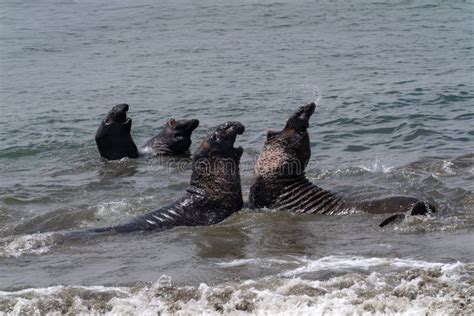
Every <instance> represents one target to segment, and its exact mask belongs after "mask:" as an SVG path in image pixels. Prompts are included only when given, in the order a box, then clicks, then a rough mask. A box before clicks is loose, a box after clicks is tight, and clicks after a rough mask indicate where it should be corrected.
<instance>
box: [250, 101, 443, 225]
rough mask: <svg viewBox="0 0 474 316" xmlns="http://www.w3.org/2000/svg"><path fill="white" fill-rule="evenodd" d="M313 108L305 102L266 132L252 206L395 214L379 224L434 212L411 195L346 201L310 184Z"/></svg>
mask: <svg viewBox="0 0 474 316" xmlns="http://www.w3.org/2000/svg"><path fill="white" fill-rule="evenodd" d="M314 109H315V104H314V103H309V104H305V105H303V106H301V107H299V108H298V109H297V110H296V112H295V113H293V115H291V117H290V118H289V119H288V121H287V123H286V126H285V128H283V130H281V131H272V130H270V131H268V134H267V140H266V142H265V144H264V145H263V150H262V152H261V154H260V155H259V157H258V159H257V163H256V166H255V179H254V181H253V184H252V187H251V189H250V202H251V203H252V204H253V206H255V207H258V208H263V207H267V208H271V209H277V210H285V211H293V212H301V213H317V214H328V215H336V214H352V213H356V212H367V213H371V214H387V213H397V214H396V215H394V216H391V217H390V218H388V219H387V220H385V221H384V222H383V223H382V224H381V226H385V225H386V224H389V223H391V222H393V221H395V220H399V219H402V218H403V217H404V216H405V212H406V213H409V214H412V215H415V214H416V215H419V214H426V213H427V212H428V211H429V209H431V210H432V211H434V207H433V206H432V205H429V204H428V203H426V202H423V201H420V200H419V199H417V198H413V197H406V196H390V197H384V198H380V199H377V200H362V201H357V200H349V199H346V198H344V197H342V196H339V195H337V194H334V193H332V192H330V191H327V190H324V189H322V188H320V187H318V186H317V185H315V184H312V183H311V182H310V181H309V180H308V179H307V178H306V176H305V167H306V165H307V163H308V161H309V159H310V157H311V147H310V142H309V135H308V131H307V129H308V127H309V119H310V117H311V115H312V114H313V113H314Z"/></svg>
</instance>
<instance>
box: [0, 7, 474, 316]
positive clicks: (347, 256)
mask: <svg viewBox="0 0 474 316" xmlns="http://www.w3.org/2000/svg"><path fill="white" fill-rule="evenodd" d="M473 18H474V7H473V3H472V1H450V2H449V3H446V2H442V1H408V0H407V1H386V2H382V1H380V2H376V1H298V0H297V1H273V0H262V1H250V0H249V1H242V0H240V1H217V0H215V1H210V0H202V1H183V0H179V1H141V0H139V1H128V0H125V1H106V2H104V1H97V0H90V1H86V0H84V1H46V0H39V1H3V0H2V1H1V2H0V41H1V45H0V100H1V101H0V105H1V113H0V126H1V129H0V174H1V175H0V180H1V181H0V313H1V312H3V313H11V314H35V313H56V314H60V313H72V314H78V313H85V314H89V313H111V314H116V313H118V314H126V313H129V314H136V313H140V314H156V313H163V314H173V313H178V312H181V313H182V314H219V313H225V314H246V313H252V314H260V315H262V314H272V315H273V314H285V315H287V314H294V315H301V314H308V315H310V314H311V315H314V314H351V315H352V314H419V313H427V314H433V315H441V314H443V315H444V314H472V313H474V307H473V302H472V297H473V290H472V288H473V287H474V276H473V270H474V247H473V246H472V245H473V244H474V235H473V231H474V229H473V228H474V105H473V101H474V75H473V74H474V72H473V70H474V63H473V47H474V38H473V32H474V22H473V21H474V19H473ZM309 100H312V101H316V102H317V110H316V113H315V114H314V115H313V118H312V119H311V128H310V137H311V146H312V160H311V164H310V166H309V169H308V172H307V173H308V177H309V178H310V179H311V180H312V181H313V182H314V183H316V184H318V185H319V186H321V187H323V188H326V189H331V190H333V191H335V192H339V193H341V194H345V195H353V196H366V197H376V196H380V195H390V194H405V195H413V196H418V197H420V198H424V199H428V200H429V201H430V202H433V203H435V204H436V205H437V206H438V208H439V213H438V214H437V215H436V216H433V217H427V218H418V217H414V218H410V219H408V220H406V221H405V222H403V223H401V224H398V225H395V226H392V227H388V228H386V229H383V230H382V229H380V228H378V226H377V224H378V223H379V222H380V221H381V219H383V216H382V217H373V216H368V215H364V214H360V215H353V216H334V217H329V216H318V215H301V214H289V213H277V212H275V211H272V210H248V209H244V210H243V211H242V212H239V213H237V214H235V215H234V216H232V217H231V218H229V219H227V220H226V221H224V222H223V223H221V224H219V225H216V226H210V227H192V228H189V227H182V228H176V229H172V230H170V231H166V232H160V233H148V234H141V233H138V234H128V235H118V236H106V237H97V238H89V239H85V240H70V239H69V240H67V239H64V238H61V237H59V236H57V235H55V234H52V233H47V232H53V231H59V230H69V229H78V228H82V227H93V226H103V225H108V224H112V223H118V222H121V221H124V220H127V219H128V218H130V217H132V216H134V215H137V214H141V213H143V212H145V211H147V210H149V209H153V208H156V207H159V206H160V205H163V204H165V203H168V202H170V201H172V200H173V199H175V198H177V197H178V196H180V195H181V193H182V192H183V190H184V189H185V188H186V186H187V184H188V182H189V176H190V170H189V169H188V168H186V166H184V165H181V164H179V163H176V162H171V163H170V162H169V161H159V160H157V159H154V158H152V157H146V156H145V157H142V158H139V159H136V160H127V159H125V160H123V161H118V162H105V161H103V160H101V159H100V157H99V155H98V152H97V149H96V147H95V142H94V134H95V131H96V129H97V127H98V124H99V122H100V120H101V119H102V118H103V117H104V116H105V114H106V113H107V112H108V110H109V109H110V108H111V106H113V105H114V104H117V103H124V102H125V103H128V104H129V105H130V107H131V109H130V111H129V116H130V117H131V118H132V119H133V126H132V136H133V137H134V139H135V142H136V143H137V145H142V144H144V143H145V141H146V140H147V139H148V138H149V137H151V136H153V135H155V134H157V132H158V131H159V130H160V128H161V126H162V125H163V124H164V123H165V122H166V120H167V119H168V118H170V117H176V118H184V117H186V118H198V119H199V120H200V121H201V125H200V126H199V127H198V129H197V130H196V131H195V133H194V134H193V145H192V147H191V149H192V150H194V149H195V148H196V147H197V146H198V144H199V142H200V140H201V139H202V138H203V137H204V136H205V135H206V134H207V133H208V132H210V131H211V130H212V129H213V127H215V126H216V125H218V124H220V123H222V122H225V121H228V120H239V121H240V122H242V123H243V124H244V125H245V126H246V132H245V133H244V135H242V136H239V137H238V140H237V145H238V146H242V147H243V148H244V149H245V153H244V156H243V160H242V165H241V168H242V172H241V177H242V187H243V192H244V199H245V200H248V197H247V196H248V191H249V187H250V184H251V180H252V169H253V163H254V161H255V159H256V157H257V155H258V153H259V151H260V149H261V147H262V145H263V142H264V140H265V135H266V130H267V128H282V127H283V125H284V122H285V120H286V119H287V117H288V116H289V115H290V114H291V113H292V111H293V110H294V109H295V108H296V106H298V105H300V104H302V103H303V102H304V101H309ZM38 232H43V233H38Z"/></svg>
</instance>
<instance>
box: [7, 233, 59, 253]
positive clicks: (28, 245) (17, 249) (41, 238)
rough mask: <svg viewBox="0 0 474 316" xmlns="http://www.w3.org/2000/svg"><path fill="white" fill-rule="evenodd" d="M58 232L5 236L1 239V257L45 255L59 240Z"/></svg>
mask: <svg viewBox="0 0 474 316" xmlns="http://www.w3.org/2000/svg"><path fill="white" fill-rule="evenodd" d="M57 236H58V234H56V233H38V234H31V235H24V236H13V237H5V238H2V239H1V240H0V244H1V248H0V257H15V258H17V257H20V256H23V255H43V254H45V253H47V252H49V250H50V249H51V247H52V246H53V245H55V244H56V242H57Z"/></svg>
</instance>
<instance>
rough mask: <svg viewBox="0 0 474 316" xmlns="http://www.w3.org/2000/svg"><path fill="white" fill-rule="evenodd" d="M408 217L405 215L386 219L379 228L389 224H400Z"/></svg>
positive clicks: (396, 215)
mask: <svg viewBox="0 0 474 316" xmlns="http://www.w3.org/2000/svg"><path fill="white" fill-rule="evenodd" d="M405 217H407V216H406V215H405V214H395V215H392V216H390V217H389V218H386V219H385V220H384V221H383V222H382V223H380V224H379V227H384V226H387V225H388V224H394V223H400V222H401V221H403V220H404V219H405Z"/></svg>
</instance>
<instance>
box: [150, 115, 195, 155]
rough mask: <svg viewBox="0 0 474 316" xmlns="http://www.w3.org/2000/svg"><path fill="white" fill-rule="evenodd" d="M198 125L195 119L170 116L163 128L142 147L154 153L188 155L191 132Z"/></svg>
mask: <svg viewBox="0 0 474 316" xmlns="http://www.w3.org/2000/svg"><path fill="white" fill-rule="evenodd" d="M198 126H199V121H198V120H196V119H190V120H185V119H180V120H175V119H174V118H171V119H169V120H168V122H166V125H165V126H164V128H163V130H162V131H161V132H160V133H159V134H158V135H156V136H154V137H152V138H151V139H150V140H148V141H147V142H146V143H145V145H144V147H145V149H146V150H149V151H151V152H152V153H153V154H154V155H164V156H170V155H189V147H190V146H191V134H192V133H193V131H194V130H195V129H196V128H197V127H198Z"/></svg>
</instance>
